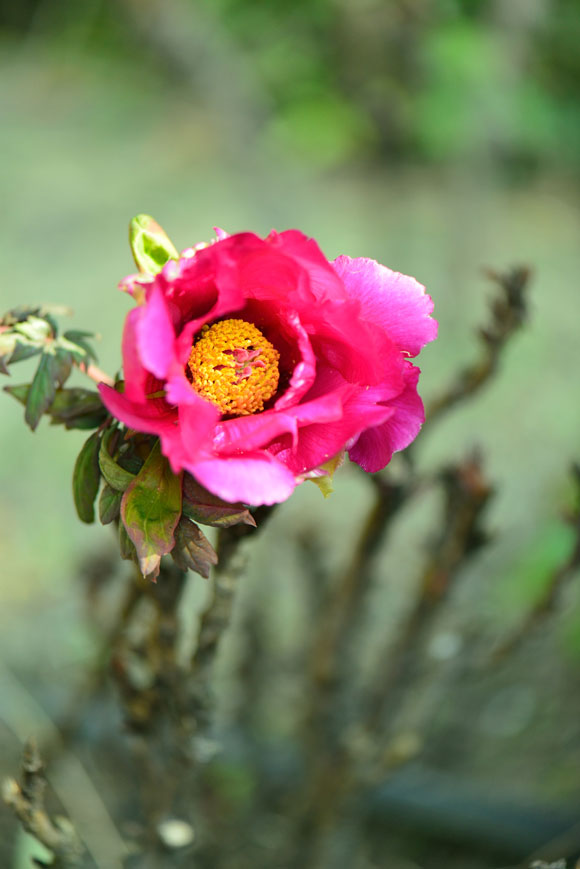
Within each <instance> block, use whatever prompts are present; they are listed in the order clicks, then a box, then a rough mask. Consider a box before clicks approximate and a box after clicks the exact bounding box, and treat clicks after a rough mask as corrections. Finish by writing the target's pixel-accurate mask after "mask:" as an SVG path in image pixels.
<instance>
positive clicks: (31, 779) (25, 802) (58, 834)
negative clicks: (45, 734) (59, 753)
mask: <svg viewBox="0 0 580 869" xmlns="http://www.w3.org/2000/svg"><path fill="white" fill-rule="evenodd" d="M21 775H22V780H21V782H20V783H19V782H17V781H16V780H15V779H7V780H6V781H5V782H4V786H3V798H4V802H5V803H6V805H8V806H10V808H12V810H13V811H14V813H15V814H16V816H17V817H18V819H19V820H20V823H21V824H22V826H23V827H24V829H25V830H26V831H27V832H28V833H30V834H31V835H32V836H34V837H35V838H36V839H37V840H38V841H39V842H40V843H41V844H42V845H44V846H45V848H48V850H49V851H51V852H52V854H53V855H54V857H55V859H56V861H57V862H54V861H53V863H52V864H51V865H52V866H55V867H56V866H61V867H63V869H64V867H68V866H80V865H81V864H82V863H83V860H84V857H85V856H86V851H85V849H84V847H83V845H82V843H81V841H80V839H79V837H78V836H77V833H76V831H75V829H74V827H73V825H72V824H71V822H70V821H69V820H67V819H66V818H62V817H58V818H54V819H52V818H51V817H50V816H49V815H48V813H47V811H46V809H45V807H44V792H45V789H46V779H45V776H44V766H43V763H42V760H41V758H40V754H39V752H38V748H37V746H36V743H35V742H34V741H33V740H29V741H28V742H27V743H26V744H25V746H24V751H23V756H22V772H21Z"/></svg>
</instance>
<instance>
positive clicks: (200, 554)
mask: <svg viewBox="0 0 580 869" xmlns="http://www.w3.org/2000/svg"><path fill="white" fill-rule="evenodd" d="M171 557H172V558H173V560H174V561H175V563H176V564H177V566H178V567H180V568H181V569H182V570H194V571H195V572H196V573H199V574H200V576H203V577H204V579H207V578H208V577H209V574H210V570H211V568H212V567H213V565H214V564H217V562H218V557H217V553H216V551H215V549H214V548H213V546H212V545H211V543H210V542H209V540H208V539H207V537H206V536H205V534H204V533H203V532H202V531H200V529H199V528H198V527H197V525H196V524H195V523H194V522H190V520H189V519H187V518H186V517H185V516H184V517H182V519H181V521H180V523H179V525H178V526H177V529H176V531H175V547H174V548H173V550H172V551H171Z"/></svg>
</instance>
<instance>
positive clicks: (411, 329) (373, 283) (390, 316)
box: [333, 256, 437, 356]
mask: <svg viewBox="0 0 580 869" xmlns="http://www.w3.org/2000/svg"><path fill="white" fill-rule="evenodd" d="M333 264H334V268H335V269H336V272H337V274H338V275H339V276H340V277H341V278H342V280H343V281H344V284H345V286H346V288H347V290H348V293H349V295H350V296H351V297H352V298H356V299H358V300H359V301H360V303H361V306H362V316H363V317H364V318H365V319H367V320H370V321H371V322H373V323H378V324H379V325H380V326H381V327H382V328H383V329H385V330H386V332H387V333H388V335H389V336H390V338H391V339H392V340H393V341H394V342H395V344H396V345H397V346H398V347H399V349H400V350H403V351H405V352H407V353H409V354H410V355H411V356H416V355H417V353H418V352H419V351H420V349H421V347H423V346H424V345H425V344H427V343H428V342H429V341H433V340H434V339H435V338H436V337H437V321H436V320H433V319H432V318H431V317H430V316H429V315H430V314H431V312H432V310H433V302H432V300H431V296H428V295H427V294H426V292H425V287H423V286H422V284H420V283H419V282H418V281H416V280H415V278H412V277H409V276H408V275H402V274H400V273H399V272H393V271H391V269H388V268H386V266H383V265H380V263H377V262H375V260H372V259H365V258H363V257H357V258H355V259H351V257H349V256H339V257H338V258H337V259H335V260H334V263H333Z"/></svg>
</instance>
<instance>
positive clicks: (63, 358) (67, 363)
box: [54, 343, 73, 387]
mask: <svg viewBox="0 0 580 869" xmlns="http://www.w3.org/2000/svg"><path fill="white" fill-rule="evenodd" d="M54 357H55V365H54V379H55V380H56V382H57V383H58V385H59V386H61V387H62V386H64V385H65V383H66V381H67V380H68V379H69V377H70V373H71V371H72V367H73V357H72V356H71V354H70V353H68V352H67V351H66V350H63V348H62V347H59V346H58V344H57V343H55V344H54Z"/></svg>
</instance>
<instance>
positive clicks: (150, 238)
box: [129, 214, 179, 275]
mask: <svg viewBox="0 0 580 869" xmlns="http://www.w3.org/2000/svg"><path fill="white" fill-rule="evenodd" d="M129 244H130V245H131V250H132V251H133V257H134V259H135V262H136V264H137V268H138V269H139V271H140V272H141V274H146V275H156V274H157V272H160V271H161V269H162V268H163V266H164V265H165V263H166V262H167V261H168V260H170V259H178V258H179V254H178V252H177V250H176V249H175V247H174V246H173V244H172V242H171V241H170V240H169V237H168V236H167V234H166V233H165V231H164V230H163V229H162V228H161V227H160V226H159V224H158V223H157V221H155V220H153V218H152V217H150V216H149V215H148V214H138V215H137V217H134V218H133V220H132V221H131V223H130V224H129Z"/></svg>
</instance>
